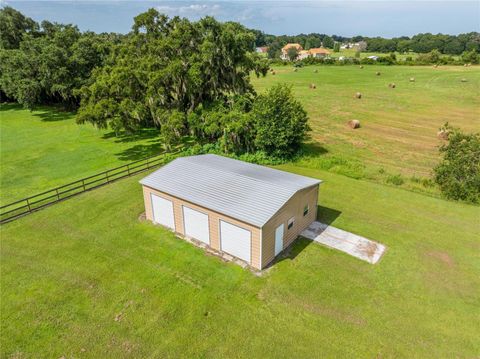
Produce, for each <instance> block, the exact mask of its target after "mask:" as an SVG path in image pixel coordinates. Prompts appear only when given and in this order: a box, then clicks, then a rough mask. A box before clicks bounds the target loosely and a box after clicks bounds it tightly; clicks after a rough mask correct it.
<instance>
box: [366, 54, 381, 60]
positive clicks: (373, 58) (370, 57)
mask: <svg viewBox="0 0 480 359" xmlns="http://www.w3.org/2000/svg"><path fill="white" fill-rule="evenodd" d="M367 59H370V60H373V61H377V59H378V56H374V55H372V56H369V57H367Z"/></svg>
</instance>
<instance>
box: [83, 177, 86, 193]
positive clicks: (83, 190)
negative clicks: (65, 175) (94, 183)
mask: <svg viewBox="0 0 480 359" xmlns="http://www.w3.org/2000/svg"><path fill="white" fill-rule="evenodd" d="M82 185H83V191H84V192H85V191H86V189H85V180H84V179H82Z"/></svg>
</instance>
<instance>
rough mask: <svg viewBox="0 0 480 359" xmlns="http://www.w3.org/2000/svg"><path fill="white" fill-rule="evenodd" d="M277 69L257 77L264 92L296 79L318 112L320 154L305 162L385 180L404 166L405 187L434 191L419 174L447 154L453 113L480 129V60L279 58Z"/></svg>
mask: <svg viewBox="0 0 480 359" xmlns="http://www.w3.org/2000/svg"><path fill="white" fill-rule="evenodd" d="M315 71H317V73H315ZM377 71H380V72H381V75H380V76H376V75H375V73H376V72H377ZM275 72H276V74H275V75H271V74H268V75H267V76H266V77H265V78H260V79H256V78H254V79H253V83H254V85H255V87H256V89H257V90H258V91H259V92H262V91H264V90H266V89H267V88H269V87H271V86H272V85H273V84H276V83H280V82H286V83H289V84H291V85H292V87H293V91H294V93H295V95H296V96H297V98H299V99H300V101H301V102H302V103H303V104H304V106H305V109H306V110H307V112H308V115H309V117H310V126H311V127H312V132H311V137H312V140H313V142H314V143H315V146H316V147H317V148H316V156H315V158H314V159H313V160H310V161H305V160H304V161H303V163H302V165H305V166H306V165H308V166H310V167H312V168H322V169H331V170H332V171H335V172H337V173H343V174H347V175H353V176H354V177H365V178H371V179H373V180H376V181H380V182H384V181H386V180H387V179H388V177H389V176H392V175H398V174H400V175H402V176H403V177H404V180H405V184H404V185H403V186H404V187H406V188H409V189H420V190H424V191H430V192H434V189H431V188H420V187H423V186H422V185H421V184H419V183H418V179H419V178H429V177H431V172H432V168H433V167H434V166H435V165H436V164H437V163H438V161H439V158H440V157H439V153H438V147H439V146H440V145H441V144H442V142H441V141H440V140H439V139H438V138H437V136H436V135H437V131H438V128H439V127H440V126H442V125H443V124H444V123H445V122H447V121H448V122H449V123H450V124H451V125H452V126H456V127H460V128H462V129H463V130H465V131H478V130H479V129H480V96H479V94H480V67H479V66H476V67H468V68H464V67H461V66H460V67H459V66H456V67H455V66H440V67H438V68H433V67H428V66H427V67H410V66H374V65H372V66H364V68H363V69H361V68H359V66H306V67H303V68H300V69H298V71H297V72H294V69H293V68H292V67H290V66H279V67H276V68H275ZM411 77H414V78H415V82H410V80H409V79H410V78H411ZM463 78H464V79H466V80H467V82H462V81H461V80H462V79H463ZM312 83H313V84H315V85H316V89H310V88H309V85H310V84H312ZM389 83H395V84H396V88H394V89H391V88H389V87H388V84H389ZM356 92H360V93H361V94H362V98H361V99H356V98H354V95H355V93H356ZM352 119H358V120H360V122H361V128H360V129H357V130H352V129H350V128H348V127H347V126H346V123H347V122H348V121H349V120H352ZM412 177H413V178H412Z"/></svg>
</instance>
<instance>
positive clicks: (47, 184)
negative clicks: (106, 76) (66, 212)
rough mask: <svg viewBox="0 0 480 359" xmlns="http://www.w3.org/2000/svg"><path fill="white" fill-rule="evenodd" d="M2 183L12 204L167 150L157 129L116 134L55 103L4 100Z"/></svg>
mask: <svg viewBox="0 0 480 359" xmlns="http://www.w3.org/2000/svg"><path fill="white" fill-rule="evenodd" d="M0 141H1V146H0V158H1V171H0V188H1V203H2V204H6V203H9V202H12V201H14V200H18V199H22V198H24V197H27V196H29V195H33V194H36V193H39V192H43V191H45V190H48V189H50V188H53V187H56V186H60V185H62V184H66V183H68V182H71V181H74V180H77V179H79V178H82V177H87V176H90V175H94V174H96V173H98V172H101V171H104V170H106V169H109V168H113V167H117V166H121V165H122V164H125V163H128V162H131V161H135V160H137V159H141V158H144V157H147V156H152V155H156V154H158V153H160V152H161V150H162V146H161V143H160V140H159V138H158V133H157V131H155V130H143V131H141V132H139V133H137V134H135V135H125V134H120V136H118V137H117V136H115V133H114V132H112V131H111V130H99V129H96V128H94V127H93V126H92V125H90V124H86V125H78V124H77V123H76V122H75V114H74V113H72V112H65V111H62V110H60V109H56V108H54V107H42V108H39V109H36V110H35V111H28V110H25V109H23V108H22V107H21V106H19V105H14V104H2V105H0Z"/></svg>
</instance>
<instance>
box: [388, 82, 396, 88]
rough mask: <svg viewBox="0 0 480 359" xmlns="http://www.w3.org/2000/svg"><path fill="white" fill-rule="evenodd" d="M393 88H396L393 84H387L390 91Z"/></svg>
mask: <svg viewBox="0 0 480 359" xmlns="http://www.w3.org/2000/svg"><path fill="white" fill-rule="evenodd" d="M395 86H396V85H395V84H394V83H389V84H388V87H390V88H391V89H394V88H395Z"/></svg>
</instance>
